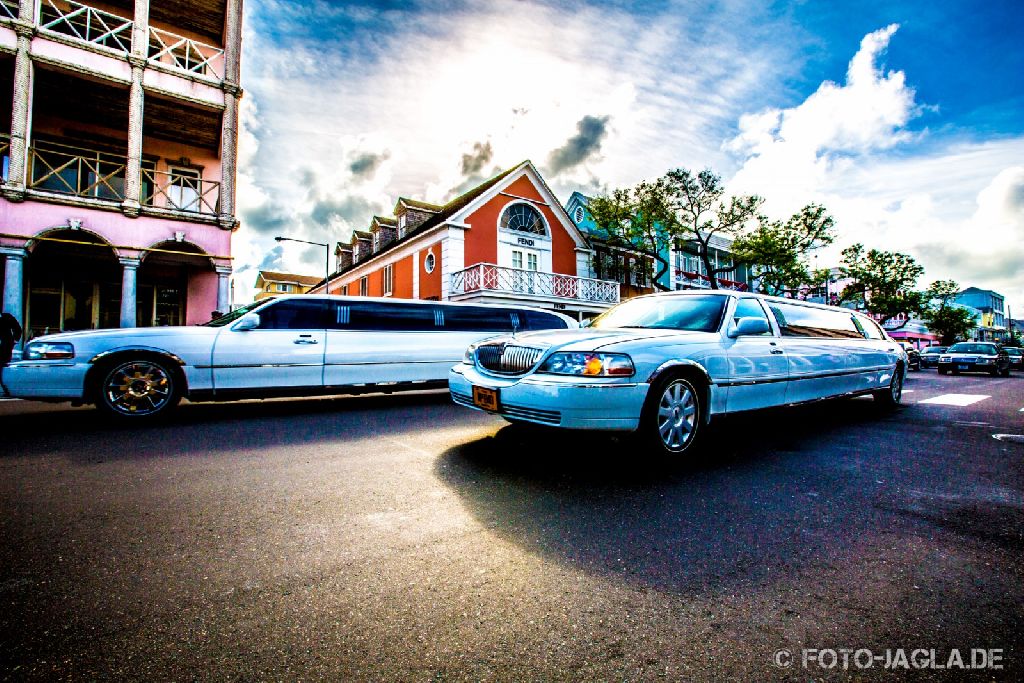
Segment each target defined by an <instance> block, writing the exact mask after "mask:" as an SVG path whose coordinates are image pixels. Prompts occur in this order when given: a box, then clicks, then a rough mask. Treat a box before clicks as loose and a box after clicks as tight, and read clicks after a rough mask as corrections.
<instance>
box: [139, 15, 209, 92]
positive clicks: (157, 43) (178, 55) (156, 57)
mask: <svg viewBox="0 0 1024 683" xmlns="http://www.w3.org/2000/svg"><path fill="white" fill-rule="evenodd" d="M149 60H150V61H151V62H156V63H157V64H163V65H166V66H170V67H172V68H174V69H179V70H181V71H187V72H189V73H193V74H197V75H199V76H206V77H208V78H214V79H216V80H220V79H222V78H223V77H224V50H222V49H221V48H219V47H215V46H213V45H207V44H206V43H201V42H199V41H198V40H192V39H191V38H186V37H184V36H179V35H178V34H176V33H171V32H170V31H165V30H163V29H159V28H153V27H152V26H150V27H149Z"/></svg>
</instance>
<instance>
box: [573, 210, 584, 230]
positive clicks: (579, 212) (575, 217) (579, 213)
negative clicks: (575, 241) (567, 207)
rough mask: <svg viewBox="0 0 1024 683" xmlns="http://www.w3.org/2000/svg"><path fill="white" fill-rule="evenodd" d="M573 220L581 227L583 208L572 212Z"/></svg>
mask: <svg viewBox="0 0 1024 683" xmlns="http://www.w3.org/2000/svg"><path fill="white" fill-rule="evenodd" d="M572 219H573V221H574V222H575V223H576V224H577V225H579V224H580V223H582V222H583V207H582V206H577V207H576V210H575V211H573V212H572Z"/></svg>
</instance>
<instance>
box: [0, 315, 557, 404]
mask: <svg viewBox="0 0 1024 683" xmlns="http://www.w3.org/2000/svg"><path fill="white" fill-rule="evenodd" d="M567 327H576V322H575V321H574V320H572V319H571V318H569V317H567V316H564V315H561V314H559V313H553V312H550V311H542V310H538V309H531V308H508V307H500V306H480V305H470V304H456V303H440V302H432V301H409V300H400V299H391V298H387V299H370V298H366V297H340V296H312V295H302V296H284V297H278V298H276V299H264V300H263V301H259V302H256V303H255V304H251V305H249V306H246V307H243V308H240V309H238V310H236V311H234V312H232V313H230V314H229V315H226V316H224V317H222V318H218V319H217V320H214V321H211V322H209V323H207V324H205V325H200V326H197V327H149V328H131V329H115V330H87V331H83V332H66V333H63V334H54V335H49V336H46V337H39V338H37V339H34V340H33V341H31V342H29V343H28V344H27V345H26V346H25V350H24V353H23V354H22V359H21V360H20V361H16V362H13V363H11V364H9V365H7V366H5V367H4V368H3V376H2V379H3V384H4V385H5V387H6V389H7V392H8V395H9V396H13V397H16V398H26V399H37V400H49V401H71V402H73V403H95V404H96V405H97V406H98V407H99V408H101V409H103V410H105V411H106V412H108V413H110V414H112V415H115V416H119V417H125V418H147V417H154V416H156V415H159V414H160V413H163V412H165V411H166V410H168V409H170V408H172V407H174V406H175V405H176V404H177V403H178V401H179V400H180V399H181V398H182V397H183V396H184V397H187V398H188V399H189V400H192V401H202V400H220V401H223V400H231V399H238V398H262V397H270V396H308V395H326V394H343V393H363V392H368V391H380V390H385V391H398V390H408V389H425V388H441V387H444V386H445V385H446V379H447V377H448V370H449V369H451V367H452V366H453V365H455V364H456V363H458V362H459V361H460V360H461V359H462V356H463V354H464V352H465V350H466V347H467V346H469V345H470V344H472V343H474V342H478V341H480V340H481V339H484V338H486V337H493V336H496V335H499V334H503V333H506V334H507V333H512V334H515V333H518V332H522V331H528V330H550V329H563V330H564V329H565V328H567Z"/></svg>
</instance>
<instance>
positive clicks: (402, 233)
mask: <svg viewBox="0 0 1024 683" xmlns="http://www.w3.org/2000/svg"><path fill="white" fill-rule="evenodd" d="M398 237H399V238H402V237H405V214H404V213H403V214H402V215H401V216H399V217H398Z"/></svg>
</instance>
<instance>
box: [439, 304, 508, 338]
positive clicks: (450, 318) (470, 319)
mask: <svg viewBox="0 0 1024 683" xmlns="http://www.w3.org/2000/svg"><path fill="white" fill-rule="evenodd" d="M520 325H521V323H520ZM444 328H445V329H446V330H453V331H465V332H471V331H480V332H511V331H512V312H511V311H509V310H508V309H505V308H485V307H483V306H452V307H451V308H445V309H444Z"/></svg>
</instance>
